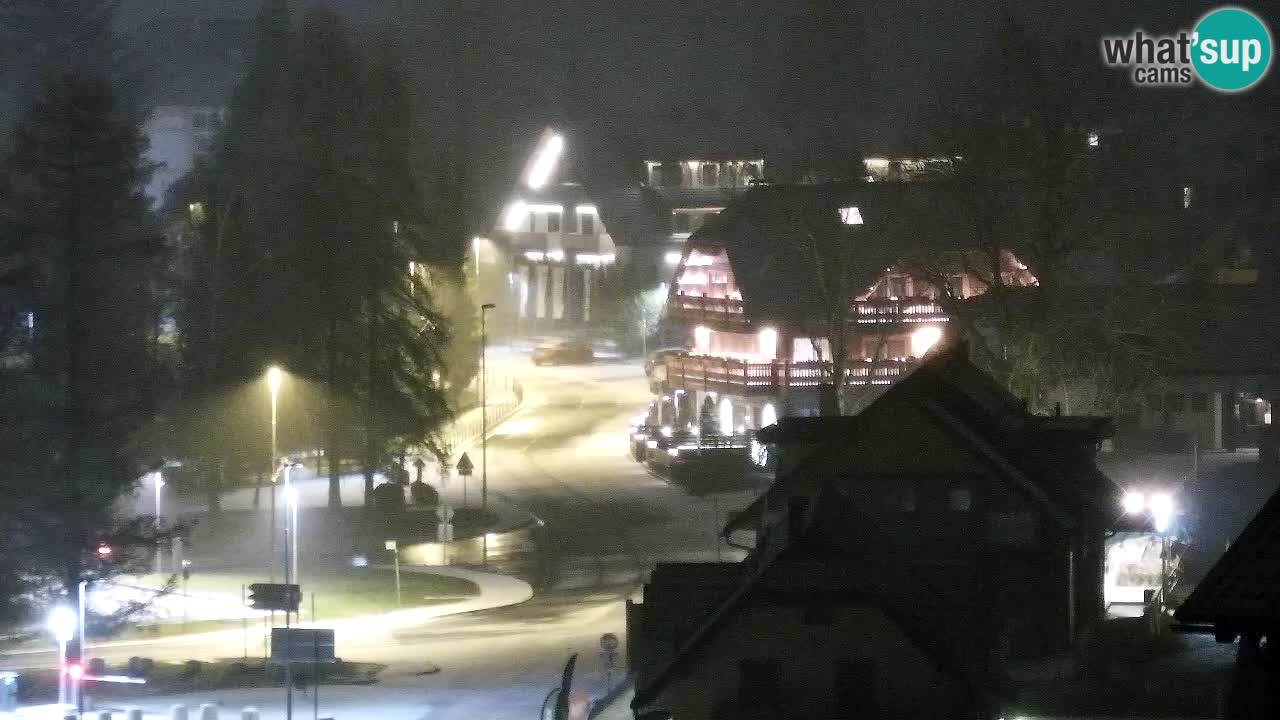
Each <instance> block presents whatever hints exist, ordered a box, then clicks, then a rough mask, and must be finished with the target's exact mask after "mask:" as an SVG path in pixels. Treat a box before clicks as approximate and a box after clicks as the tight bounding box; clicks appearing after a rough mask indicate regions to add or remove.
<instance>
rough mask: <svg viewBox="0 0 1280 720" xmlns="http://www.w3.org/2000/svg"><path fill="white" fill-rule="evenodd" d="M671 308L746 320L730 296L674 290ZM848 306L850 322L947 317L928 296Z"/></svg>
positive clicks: (690, 316)
mask: <svg viewBox="0 0 1280 720" xmlns="http://www.w3.org/2000/svg"><path fill="white" fill-rule="evenodd" d="M670 310H671V315H672V316H673V317H677V318H683V319H685V320H690V321H699V320H718V321H720V322H736V323H745V322H746V321H747V319H746V316H745V315H744V314H743V311H742V301H741V300H735V299H732V298H714V297H702V296H699V295H680V294H677V295H676V296H675V297H674V298H673V299H672V301H671V308H670ZM851 310H852V312H851V313H850V316H849V322H850V323H851V324H857V325H879V324H888V323H916V322H946V321H947V320H948V319H950V318H949V316H948V315H947V313H946V311H945V310H944V309H943V307H942V305H941V304H940V303H938V302H937V301H936V300H932V299H930V298H899V299H897V300H890V299H876V300H857V301H855V302H854V303H853V304H852V306H851Z"/></svg>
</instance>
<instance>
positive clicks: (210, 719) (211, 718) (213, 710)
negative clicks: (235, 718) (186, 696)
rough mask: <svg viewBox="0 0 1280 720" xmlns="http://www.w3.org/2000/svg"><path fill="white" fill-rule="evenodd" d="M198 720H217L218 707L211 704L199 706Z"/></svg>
mask: <svg viewBox="0 0 1280 720" xmlns="http://www.w3.org/2000/svg"><path fill="white" fill-rule="evenodd" d="M200 720H218V706H217V705H214V704H213V703H205V704H203V705H201V706H200Z"/></svg>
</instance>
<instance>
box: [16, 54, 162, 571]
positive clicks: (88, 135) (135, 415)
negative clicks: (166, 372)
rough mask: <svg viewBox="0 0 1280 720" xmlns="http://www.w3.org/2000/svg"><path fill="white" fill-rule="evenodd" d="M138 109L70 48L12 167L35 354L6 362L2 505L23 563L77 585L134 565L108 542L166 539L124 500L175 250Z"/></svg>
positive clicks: (19, 259) (139, 461) (146, 419)
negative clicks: (162, 271)
mask: <svg viewBox="0 0 1280 720" xmlns="http://www.w3.org/2000/svg"><path fill="white" fill-rule="evenodd" d="M132 117H136V114H135V113H132V112H129V108H127V107H122V106H121V105H120V104H119V103H118V102H117V98H116V96H115V94H114V92H113V90H112V88H111V85H110V83H109V81H108V79H107V78H106V77H105V76H104V75H102V74H100V73H98V72H96V71H95V70H94V69H91V68H89V67H87V66H85V65H83V64H77V63H67V67H65V68H64V69H62V70H60V71H58V72H55V73H52V74H50V75H49V76H48V78H47V80H46V81H45V83H44V84H43V87H42V90H41V92H40V93H39V94H38V95H37V96H35V97H33V98H32V99H31V101H30V102H29V103H28V105H27V108H26V111H25V113H24V115H23V117H22V119H21V121H20V122H19V124H18V126H17V128H16V131H15V139H14V148H15V150H14V153H13V155H12V157H11V158H10V160H9V163H8V168H7V170H8V187H9V189H10V193H9V197H8V198H7V200H8V202H7V203H6V205H7V209H8V212H7V219H8V221H9V227H7V228H6V232H4V233H0V235H3V237H4V238H5V247H4V248H3V251H2V252H0V255H2V256H3V257H4V258H5V259H6V263H5V264H6V265H7V266H8V267H9V268H10V271H11V273H12V274H13V275H14V276H15V277H17V278H20V279H21V282H19V283H18V287H20V290H19V291H18V295H19V297H20V298H21V301H22V302H23V303H24V304H25V306H26V307H27V312H29V313H30V315H28V316H27V317H28V318H29V319H30V321H29V323H28V325H27V328H26V332H25V343H24V348H23V350H24V351H25V352H24V356H23V357H24V359H25V363H23V364H22V365H20V366H18V367H16V368H15V367H10V368H6V370H5V374H6V375H9V376H10V377H8V378H6V382H4V383H3V386H4V388H5V391H6V392H5V397H4V398H3V402H4V404H5V415H6V423H5V425H4V430H3V441H4V444H5V445H6V448H5V450H6V452H4V453H0V454H2V455H3V456H4V458H5V464H6V467H5V468H3V471H0V476H2V478H3V479H2V480H0V482H3V483H4V484H5V486H6V492H5V496H6V498H7V501H6V502H5V503H3V508H4V510H3V512H0V515H3V516H4V518H3V524H4V525H5V527H4V530H5V533H6V535H5V539H6V545H7V546H6V555H9V556H11V557H13V558H21V562H22V563H23V565H22V568H21V573H20V576H21V577H24V578H28V579H31V580H33V581H34V582H35V583H36V584H39V583H41V582H44V581H49V582H56V583H57V584H59V585H61V586H62V588H63V589H64V590H65V591H67V592H74V591H75V589H76V586H77V585H78V584H79V583H80V582H81V581H82V580H88V579H93V578H94V577H96V576H99V575H105V574H110V573H111V572H113V571H116V570H119V569H121V568H122V567H124V566H123V565H117V566H101V565H99V564H95V563H91V562H90V561H89V558H90V551H91V549H92V546H93V545H95V544H96V542H98V541H102V542H107V543H110V544H111V545H113V546H115V547H117V548H119V549H122V550H123V549H124V548H126V547H129V546H136V545H141V546H144V547H149V546H150V543H151V541H152V539H153V538H151V537H148V533H147V532H145V531H144V529H146V528H150V527H151V520H150V519H149V518H146V519H138V520H135V521H133V522H131V523H127V524H126V525H124V526H121V525H120V524H119V523H118V522H117V521H116V519H115V518H114V517H113V516H112V505H113V503H114V501H115V500H116V499H117V498H118V497H119V496H120V495H121V494H123V493H124V492H126V491H127V490H129V489H130V488H132V487H133V485H134V484H135V483H136V481H137V478H138V477H139V476H140V474H141V473H142V472H143V469H144V466H145V459H144V458H142V457H140V450H141V443H140V433H141V432H142V430H143V429H144V428H145V427H146V426H147V425H148V424H149V423H150V422H151V420H152V417H153V414H154V401H153V396H152V393H153V389H154V383H155V373H154V372H153V367H154V361H155V357H156V354H155V352H154V342H155V327H154V319H155V312H154V301H153V291H154V285H153V283H152V282H151V278H152V277H153V276H154V275H155V274H156V272H157V270H158V268H159V267H160V265H161V260H162V250H163V248H162V243H161V242H160V241H159V238H158V234H157V233H156V232H155V228H154V227H153V225H152V220H151V217H150V214H149V211H148V203H147V200H146V199H145V197H144V195H143V192H142V188H143V185H144V182H145V180H146V177H147V174H148V168H147V166H146V164H145V162H144V160H143V156H142V153H143V149H144V147H145V141H144V139H143V138H142V136H141V134H140V132H139V130H138V128H137V126H136V125H135V124H133V123H132V121H131V118H132ZM10 484H12V485H10ZM133 559H134V560H138V559H139V558H138V557H136V556H134V558H133Z"/></svg>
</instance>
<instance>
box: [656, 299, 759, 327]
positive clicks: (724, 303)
mask: <svg viewBox="0 0 1280 720" xmlns="http://www.w3.org/2000/svg"><path fill="white" fill-rule="evenodd" d="M671 315H672V316H673V317H678V318H682V319H684V320H689V321H692V322H698V321H701V320H716V321H720V322H731V323H746V322H747V317H746V315H743V314H742V301H741V300H735V299H733V298H714V297H702V296H700V295H676V296H675V298H674V299H673V300H672V301H671Z"/></svg>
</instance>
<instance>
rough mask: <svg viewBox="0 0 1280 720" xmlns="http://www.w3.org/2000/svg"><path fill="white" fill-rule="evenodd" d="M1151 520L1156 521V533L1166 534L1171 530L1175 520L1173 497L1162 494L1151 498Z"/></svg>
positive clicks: (1156, 494)
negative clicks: (1171, 524) (1171, 523)
mask: <svg viewBox="0 0 1280 720" xmlns="http://www.w3.org/2000/svg"><path fill="white" fill-rule="evenodd" d="M1150 508H1151V519H1152V520H1154V521H1155V527H1156V532H1158V533H1161V534H1164V533H1166V532H1168V530H1169V524H1170V522H1171V521H1172V520H1173V512H1174V511H1173V496H1172V495H1170V494H1169V493H1165V492H1160V493H1155V494H1154V495H1152V496H1151V504H1150Z"/></svg>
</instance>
